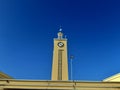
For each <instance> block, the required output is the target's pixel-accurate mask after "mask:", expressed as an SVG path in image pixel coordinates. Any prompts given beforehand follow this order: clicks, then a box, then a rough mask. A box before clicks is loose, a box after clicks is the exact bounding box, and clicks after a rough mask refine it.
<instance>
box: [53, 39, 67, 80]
mask: <svg viewBox="0 0 120 90" xmlns="http://www.w3.org/2000/svg"><path fill="white" fill-rule="evenodd" d="M59 42H62V43H64V46H63V47H59V46H58V43H59ZM58 50H62V80H68V58H67V39H62V40H60V39H54V50H53V64H52V80H58V57H59V56H58Z"/></svg>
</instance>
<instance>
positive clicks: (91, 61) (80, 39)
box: [0, 0, 120, 81]
mask: <svg viewBox="0 0 120 90" xmlns="http://www.w3.org/2000/svg"><path fill="white" fill-rule="evenodd" d="M119 3H120V1H119V0H0V71H3V72H5V73H7V74H9V75H10V76H12V77H14V78H15V79H39V80H50V79H51V67H52V54H53V38H56V37H57V32H58V30H59V27H60V26H62V29H63V33H64V34H65V35H67V38H68V57H69V56H70V55H71V54H72V55H74V60H73V79H74V80H93V81H94V80H95V81H101V80H103V79H104V78H107V77H109V76H111V75H114V74H116V73H119V72H120V5H119ZM68 64H70V60H69V59H68ZM69 73H70V65H69Z"/></svg>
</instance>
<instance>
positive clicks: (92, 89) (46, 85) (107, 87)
mask: <svg viewBox="0 0 120 90" xmlns="http://www.w3.org/2000/svg"><path fill="white" fill-rule="evenodd" d="M0 89H1V90H2V89H33V90H36V89H38V90H40V89H45V90H47V89H48V90H49V89H52V90H120V82H80V81H37V80H36V81H33V80H0Z"/></svg>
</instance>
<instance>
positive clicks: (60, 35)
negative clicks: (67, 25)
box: [58, 28, 63, 39]
mask: <svg viewBox="0 0 120 90" xmlns="http://www.w3.org/2000/svg"><path fill="white" fill-rule="evenodd" d="M58 39H63V33H62V28H60V29H59V32H58Z"/></svg>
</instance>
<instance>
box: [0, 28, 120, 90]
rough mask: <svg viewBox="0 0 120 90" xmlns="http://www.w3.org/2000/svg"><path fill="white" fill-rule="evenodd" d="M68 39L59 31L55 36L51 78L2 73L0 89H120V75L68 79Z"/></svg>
mask: <svg viewBox="0 0 120 90" xmlns="http://www.w3.org/2000/svg"><path fill="white" fill-rule="evenodd" d="M68 77H69V76H68V58H67V39H66V38H63V33H62V32H61V29H60V31H59V32H58V37H57V38H54V50H53V63H52V75H51V80H44V81H43V80H16V79H13V78H11V77H10V76H8V75H6V74H4V73H1V74H0V90H120V75H117V76H116V75H115V76H113V77H110V78H107V79H105V80H103V81H99V82H97V81H94V82H93V81H74V80H68Z"/></svg>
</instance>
